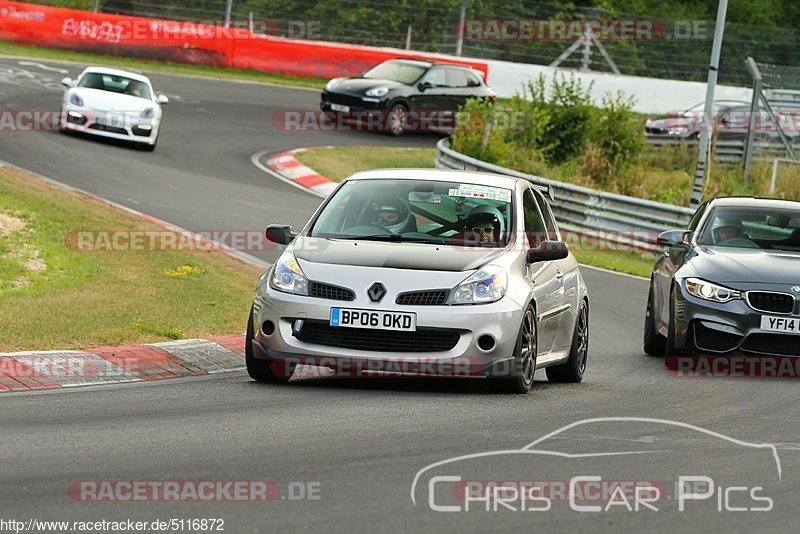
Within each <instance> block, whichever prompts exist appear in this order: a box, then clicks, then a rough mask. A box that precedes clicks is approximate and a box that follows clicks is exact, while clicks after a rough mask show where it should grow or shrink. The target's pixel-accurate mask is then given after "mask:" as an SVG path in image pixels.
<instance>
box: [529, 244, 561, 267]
mask: <svg viewBox="0 0 800 534" xmlns="http://www.w3.org/2000/svg"><path fill="white" fill-rule="evenodd" d="M567 256H569V246H567V244H566V243H564V242H563V241H544V242H542V243H541V244H540V245H539V246H538V247H536V248H535V249H533V250H529V251H528V257H527V260H528V263H529V264H530V263H540V262H543V261H556V260H563V259H565V258H566V257H567Z"/></svg>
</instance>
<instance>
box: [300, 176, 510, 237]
mask: <svg viewBox="0 0 800 534" xmlns="http://www.w3.org/2000/svg"><path fill="white" fill-rule="evenodd" d="M512 211H513V210H512V191H511V190H510V189H503V188H498V187H490V186H483V185H475V184H464V183H457V182H438V181H428V180H364V181H358V180H353V181H350V182H348V183H346V184H345V185H344V186H343V187H342V188H341V189H339V191H338V192H337V193H336V195H335V196H334V197H333V198H332V199H331V200H330V202H328V204H327V205H326V206H325V208H324V209H323V210H322V212H321V213H320V215H319V217H318V218H317V220H316V221H315V223H314V226H313V227H312V229H311V233H310V235H311V236H312V237H325V238H331V239H366V240H373V241H386V242H417V243H429V244H436V245H454V246H458V245H462V246H463V245H472V246H485V247H502V246H505V245H506V244H508V241H509V236H510V235H512V232H513V228H512V221H513V214H512Z"/></svg>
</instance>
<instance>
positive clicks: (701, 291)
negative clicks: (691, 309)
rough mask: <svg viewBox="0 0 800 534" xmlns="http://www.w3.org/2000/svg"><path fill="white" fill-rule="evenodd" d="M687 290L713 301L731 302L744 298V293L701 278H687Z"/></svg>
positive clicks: (698, 296) (696, 295)
mask: <svg viewBox="0 0 800 534" xmlns="http://www.w3.org/2000/svg"><path fill="white" fill-rule="evenodd" d="M686 291H688V292H689V294H690V295H694V296H695V297H697V298H701V299H703V300H711V301H713V302H729V301H731V300H735V299H740V298H742V294H741V293H740V292H739V291H736V290H735V289H730V288H727V287H724V286H720V285H717V284H712V283H711V282H708V281H706V280H701V279H700V278H687V279H686Z"/></svg>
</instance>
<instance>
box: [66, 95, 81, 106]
mask: <svg viewBox="0 0 800 534" xmlns="http://www.w3.org/2000/svg"><path fill="white" fill-rule="evenodd" d="M69 103H70V104H72V105H73V106H83V99H82V98H81V97H80V95H79V94H77V93H72V94H70V95H69Z"/></svg>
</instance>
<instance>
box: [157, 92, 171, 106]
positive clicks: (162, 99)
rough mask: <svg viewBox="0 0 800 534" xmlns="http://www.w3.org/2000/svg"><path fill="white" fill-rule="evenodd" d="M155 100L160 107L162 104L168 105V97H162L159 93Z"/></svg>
mask: <svg viewBox="0 0 800 534" xmlns="http://www.w3.org/2000/svg"><path fill="white" fill-rule="evenodd" d="M156 100H158V103H159V104H161V105H162V106H163V105H164V104H169V97H168V96H167V95H162V94H161V93H159V94H158V96H157V97H156Z"/></svg>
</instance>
